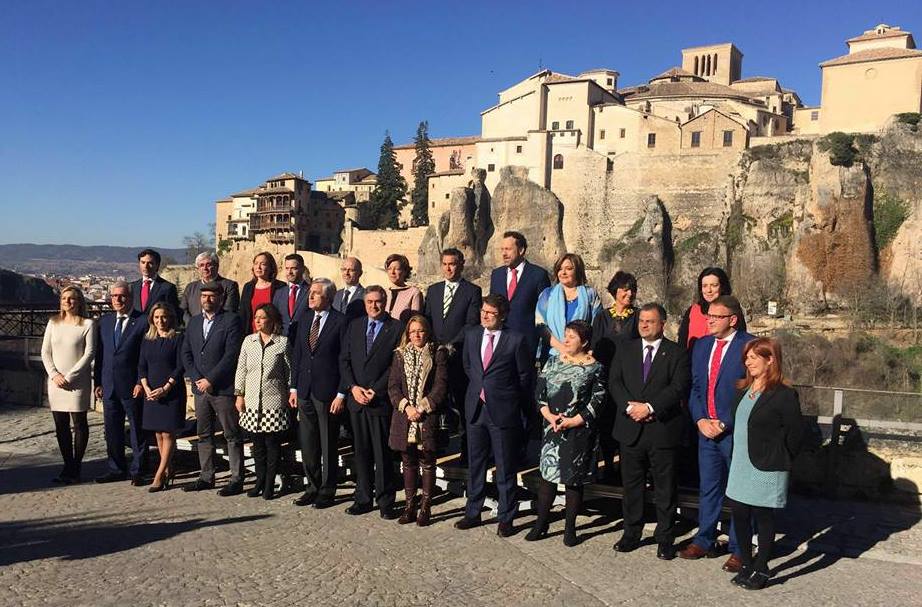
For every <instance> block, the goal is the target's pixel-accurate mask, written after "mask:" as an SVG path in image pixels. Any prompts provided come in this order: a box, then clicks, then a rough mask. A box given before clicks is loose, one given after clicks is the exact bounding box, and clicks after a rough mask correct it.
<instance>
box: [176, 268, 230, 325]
mask: <svg viewBox="0 0 922 607" xmlns="http://www.w3.org/2000/svg"><path fill="white" fill-rule="evenodd" d="M219 263H220V262H219V261H218V255H217V254H216V253H215V252H214V251H203V252H202V253H199V254H198V255H197V256H196V257H195V268H196V269H197V270H198V273H199V278H200V280H193V281H192V282H190V283H189V284H187V285H186V288H185V289H184V290H183V292H182V301H180V302H179V306H180V307H181V308H182V310H183V322H184V323H185V324H186V325H188V324H189V320H190V319H191V318H192V317H193V316H196V315H197V314H201V312H202V304H201V298H202V285H204V284H206V283H210V282H214V283H217V284H219V285H221V288H222V289H223V290H224V311H225V312H237V308H239V307H240V287H239V286H238V285H237V283H236V282H235V281H233V280H231V279H229V278H224V277H223V276H221V275H220V274H219V273H218V264H219Z"/></svg>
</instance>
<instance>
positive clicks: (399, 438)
mask: <svg viewBox="0 0 922 607" xmlns="http://www.w3.org/2000/svg"><path fill="white" fill-rule="evenodd" d="M447 361H448V351H447V350H446V349H445V348H444V347H440V346H438V345H437V344H436V343H435V342H433V341H432V328H431V327H430V326H429V321H428V320H426V318H425V317H424V316H421V315H419V314H416V315H414V316H412V317H411V318H410V320H409V321H408V322H407V328H406V330H405V331H404V334H403V339H402V340H401V343H400V347H399V348H397V350H396V352H395V353H394V361H393V363H391V375H390V381H389V383H388V395H389V396H390V399H391V403H392V404H393V405H394V409H395V410H394V414H393V415H392V416H391V433H390V439H389V441H388V443H389V445H390V448H391V449H393V450H394V451H399V452H400V458H401V460H402V461H403V484H404V490H405V491H406V497H407V505H406V508H404V511H403V514H402V515H401V516H400V519H399V520H398V521H397V522H399V523H400V524H401V525H406V524H407V523H412V522H413V521H416V524H417V525H419V526H420V527H425V526H426V525H428V524H429V510H430V506H431V502H432V494H433V492H434V490H435V456H436V449H437V446H436V445H437V440H436V439H437V436H436V435H437V433H438V426H439V419H438V411H439V410H440V409H441V407H442V406H443V404H444V402H445V398H446V396H447V393H448V371H447V368H446V362H447ZM420 468H422V481H423V483H422V485H423V487H422V489H423V491H422V498H421V499H420V501H419V504H418V507H419V514H418V515H417V502H416V488H417V482H416V481H417V474H418V473H419V469H420Z"/></svg>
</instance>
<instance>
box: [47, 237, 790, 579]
mask: <svg viewBox="0 0 922 607" xmlns="http://www.w3.org/2000/svg"><path fill="white" fill-rule="evenodd" d="M527 246H528V245H527V242H526V239H525V237H524V236H523V235H522V234H520V233H518V232H514V231H510V232H506V233H504V234H503V237H502V239H501V240H500V250H499V254H500V256H501V258H502V262H503V265H502V266H501V267H498V268H496V269H495V270H493V272H492V274H491V276H490V292H489V294H487V295H483V294H482V291H481V288H480V287H479V286H477V285H476V284H474V283H472V282H470V281H468V280H466V279H465V278H463V273H464V255H463V254H462V252H461V251H459V250H457V249H445V250H444V251H442V254H441V270H442V274H443V277H444V280H442V281H439V282H437V283H435V284H433V285H431V286H430V287H429V288H428V289H427V291H426V293H425V295H424V294H423V293H422V292H421V291H420V289H418V288H417V287H415V286H412V285H409V284H408V283H407V280H408V278H409V276H410V274H411V272H412V268H411V267H410V263H409V261H408V260H407V258H406V257H404V256H402V255H391V256H389V257H388V258H387V260H386V263H385V269H386V271H387V274H388V277H389V280H390V284H388V285H386V286H378V285H372V286H367V287H366V286H363V285H362V284H361V277H362V265H361V262H360V261H359V260H358V259H355V258H351V257H350V258H345V259H343V262H342V267H341V276H342V287H341V288H339V289H337V287H336V286H335V285H334V283H333V282H332V281H331V280H329V279H327V278H313V279H311V278H310V275H309V273H308V270H307V268H306V267H305V264H304V260H303V258H302V257H301V256H300V255H298V254H291V255H287V256H285V258H284V265H283V269H282V270H283V273H284V278H285V280H284V281H282V280H279V279H278V278H277V276H278V274H279V268H278V266H277V262H276V260H275V258H274V257H273V256H272V255H271V254H269V253H260V254H258V255H257V256H256V257H255V258H254V260H253V267H252V273H253V277H252V279H251V280H250V281H248V282H247V283H245V284H244V285H243V288H242V291H241V290H240V289H239V286H238V284H237V283H236V282H234V281H232V280H229V279H227V278H224V277H222V276H221V275H220V274H219V272H218V270H219V260H218V257H217V256H216V255H214V254H213V253H210V252H206V253H202V254H201V255H199V256H198V258H197V259H196V267H197V270H198V272H199V279H198V280H194V281H193V282H192V283H190V284H189V285H187V286H186V288H185V290H184V292H183V293H182V297H181V298H180V297H179V296H178V293H177V290H176V287H175V286H174V285H172V284H171V283H169V282H167V281H165V280H164V279H163V278H161V277H160V276H159V274H158V271H159V266H160V255H159V254H158V253H157V252H156V251H153V250H149V249H147V250H144V251H142V252H141V253H140V254H139V255H138V262H139V269H140V273H141V278H140V279H139V280H136V281H135V282H133V283H131V284H128V283H125V282H117V283H115V284H113V285H112V286H111V288H110V297H111V303H112V310H113V311H112V312H111V313H109V314H106V315H104V316H102V317H101V318H100V319H99V320H98V321H96V322H94V321H93V320H91V319H89V318H88V315H87V309H86V303H85V301H84V299H83V295H82V293H81V292H80V290H79V289H77V288H76V287H66V288H65V289H63V290H62V292H61V304H60V314H58V315H56V316H55V317H54V318H52V319H51V320H50V322H49V323H48V327H47V330H46V333H45V339H44V343H43V347H42V356H43V360H44V363H45V367H46V369H47V371H48V377H49V382H48V393H49V401H50V404H51V409H52V413H53V416H54V420H55V427H56V432H57V438H58V443H59V446H60V449H61V454H62V456H63V458H64V469H63V470H62V472H61V473H60V474H59V475H58V476H57V477H56V478H55V479H54V480H55V481H56V482H61V483H72V482H77V481H79V480H80V473H81V461H82V458H83V454H84V452H85V450H86V445H87V440H88V430H87V422H86V412H87V410H88V409H89V406H90V401H91V398H92V386H93V384H94V383H95V386H96V388H95V392H96V396H97V398H101V399H102V400H103V403H104V417H105V429H106V442H107V451H108V462H107V464H108V471H107V472H106V474H104V475H103V476H101V477H99V478H97V479H96V480H97V482H115V481H123V480H130V481H131V483H132V484H134V485H141V484H144V483H145V480H144V479H143V478H142V474H143V472H144V470H145V467H146V464H147V462H146V458H147V454H148V451H149V449H148V441H149V440H150V439H149V437H150V436H151V433H153V437H155V440H156V443H157V448H158V452H159V454H160V462H159V466H158V468H157V469H156V472H155V473H154V475H153V479H152V480H151V482H150V487H149V490H150V491H151V492H157V491H162V490H164V489H167V488H169V487H170V484H171V482H172V479H173V467H172V463H171V462H172V455H173V451H174V448H175V440H176V433H177V432H178V431H179V430H180V429H181V428H182V427H183V425H184V423H185V401H186V387H185V381H184V377H185V378H188V380H189V381H190V385H191V389H192V392H193V395H194V401H195V418H196V433H197V435H198V441H197V452H198V457H199V463H200V468H201V470H200V473H199V476H198V478H197V479H196V480H195V481H193V482H191V483H188V484H187V485H185V486H184V489H185V490H186V491H201V490H208V489H212V488H214V486H215V446H214V439H215V434H216V432H217V429H218V428H217V423H220V428H221V430H222V431H223V438H224V440H225V441H226V444H227V458H228V460H229V465H230V480H229V482H228V483H227V484H226V485H225V486H223V487H222V488H221V489H220V491H219V492H218V493H219V495H222V496H232V495H238V494H241V493H243V492H244V477H245V473H244V466H243V440H244V434H246V435H247V436H248V437H249V439H250V440H251V441H252V454H253V458H254V462H255V472H256V474H255V476H256V482H255V484H254V485H253V487H252V488H251V489H249V490H248V491H247V492H246V494H247V495H248V496H250V497H260V496H261V497H263V498H265V499H273V498H274V497H276V495H277V493H276V491H275V478H276V475H277V473H278V471H279V466H280V461H281V457H282V449H281V445H282V443H283V441H284V440H285V438H286V436H296V437H297V441H298V443H299V446H300V449H301V452H302V460H303V472H304V477H305V491H304V493H303V495H301V496H299V497H298V498H297V499H296V500H295V501H294V503H295V504H296V505H297V506H309V505H310V506H313V507H314V508H327V507H329V506H331V505H333V498H334V495H335V492H336V488H337V482H338V477H339V470H338V466H339V457H338V450H337V448H338V440H339V436H340V426H341V425H343V424H344V423H345V424H348V426H349V427H350V429H351V435H352V440H353V450H354V472H355V481H356V483H355V492H354V496H353V500H352V504H351V505H350V506H349V507H348V508H346V512H347V513H348V514H350V515H362V514H365V513H368V512H372V511H374V510H375V509H377V511H378V512H379V514H380V516H381V517H382V518H384V519H398V521H399V522H400V523H401V524H409V523H414V522H415V523H416V524H417V525H419V526H426V525H428V524H429V522H430V519H431V502H432V496H433V493H434V490H435V478H436V455H437V453H438V451H439V449H440V445H441V443H440V440H439V438H440V432H441V431H442V427H443V423H444V418H445V416H446V415H448V414H450V413H451V412H452V411H454V412H455V413H457V415H458V418H459V420H458V421H459V429H460V431H461V432H462V433H463V436H464V441H463V444H464V447H463V449H462V458H463V461H464V462H466V464H467V468H468V481H467V503H466V507H465V510H464V515H463V517H462V518H461V519H460V520H458V521H457V522H456V523H455V527H456V528H458V529H462V530H464V529H471V528H473V527H476V526H479V525H480V524H481V512H482V509H483V505H484V500H485V498H486V477H487V470H488V467H489V466H490V465H491V463H492V464H493V465H494V466H495V470H494V482H495V484H496V488H497V492H498V515H497V519H498V527H497V533H498V534H499V535H500V536H503V537H506V536H509V535H511V534H512V533H513V532H514V528H513V519H514V517H515V515H516V510H517V501H516V499H515V498H516V491H517V487H516V473H517V471H518V470H519V469H520V468H521V467H522V466H523V465H525V464H527V463H529V462H532V463H534V464H536V465H537V468H538V470H539V471H540V484H539V487H538V490H537V499H536V502H535V503H536V506H535V510H536V512H537V518H536V520H535V522H534V524H533V526H532V528H531V529H530V530H529V532H528V534H527V536H526V538H525V539H526V540H528V541H535V540H540V539H542V538H544V537H545V536H546V535H547V533H548V529H549V525H550V511H551V509H552V506H553V502H554V499H555V497H556V495H557V491H558V487H559V486H560V485H563V487H564V494H565V530H564V536H563V542H564V544H565V545H567V546H573V545H575V544H577V543H578V542H579V537H578V536H577V532H576V517H577V514H578V513H579V511H580V509H581V507H582V498H583V488H584V486H585V485H586V484H588V483H591V482H595V481H596V480H597V479H598V477H599V476H600V475H601V476H602V477H603V478H604V479H606V480H608V481H617V479H618V474H617V472H616V469H620V482H621V483H622V484H623V504H622V510H623V518H624V523H623V534H622V536H621V538H620V539H619V541H618V542H617V543H616V544H615V546H614V549H615V550H616V551H618V552H630V551H633V550H635V549H637V548H638V547H639V546H640V543H641V532H642V529H643V511H644V493H645V489H646V487H647V481H648V477H652V481H653V495H654V501H655V506H656V519H657V525H656V530H655V532H654V537H655V540H656V543H657V556H658V557H659V558H661V559H664V560H669V559H672V558H674V557H675V556H676V555H677V554H678V556H680V557H682V558H686V559H698V558H702V557H711V556H717V555H718V554H720V553H721V552H720V550H721V546H720V545H719V544H718V543H717V541H716V535H717V525H718V522H719V518H720V512H721V509H722V507H723V502H724V500H725V499H726V500H727V502H728V504H729V506H730V508H731V511H732V523H733V524H732V525H731V529H730V534H729V535H730V544H729V552H730V557H729V559H727V561H726V562H725V563H724V565H723V568H724V569H725V570H727V571H730V572H732V573H734V574H735V575H734V576H733V578H732V580H733V582H734V583H735V584H738V585H740V586H742V587H744V588H748V589H759V588H762V587H764V586H765V584H766V583H767V581H768V561H769V559H770V558H771V554H772V546H773V542H774V515H775V512H776V511H777V510H778V509H779V508H783V507H784V505H785V501H786V497H787V487H788V479H789V473H790V469H791V463H792V461H793V459H794V456H795V454H796V452H797V449H798V446H799V444H800V439H801V433H802V425H801V418H800V408H799V401H798V397H797V393H796V392H795V391H794V390H793V389H792V388H790V387H788V386H787V384H786V383H785V381H784V377H783V374H782V354H781V350H780V347H779V345H778V343H777V342H776V341H775V340H773V339H769V338H755V337H754V336H752V335H750V334H748V333H746V331H745V319H744V316H743V311H742V309H741V307H740V304H739V302H738V301H737V300H736V299H735V298H734V297H733V296H732V291H731V287H730V281H729V279H728V277H727V275H726V273H725V272H724V271H723V270H721V269H720V268H706V269H705V270H703V271H702V272H701V274H700V276H699V277H698V289H697V298H696V301H695V302H694V303H693V304H692V305H691V306H690V307H689V309H688V310H687V311H686V312H685V315H684V317H683V319H682V322H681V326H680V330H679V341H678V342H674V341H671V340H669V339H668V338H666V337H665V336H664V327H665V324H666V320H667V318H666V311H665V309H664V308H663V306H662V305H660V304H659V303H647V304H645V305H642V306H639V307H637V306H636V305H635V300H636V297H637V280H636V278H635V277H634V276H633V275H632V274H630V273H627V272H623V271H619V272H616V273H615V275H614V276H613V277H612V279H611V281H610V282H609V283H608V287H607V291H608V293H609V294H610V295H611V297H612V300H613V303H612V304H611V306H610V307H603V306H602V304H601V299H600V297H599V294H598V293H597V292H596V291H595V290H594V289H593V288H592V287H591V286H589V285H588V283H587V278H586V270H585V265H584V263H583V260H582V259H581V258H580V256H579V255H576V254H573V253H567V254H565V255H563V256H561V257H560V259H558V260H557V262H556V263H555V264H554V268H553V272H552V276H548V273H547V272H546V271H545V270H544V269H543V268H541V267H540V266H538V265H536V264H533V263H531V262H530V261H528V260H527V258H526V253H527ZM552 278H553V282H552ZM180 319H182V321H183V325H184V326H185V330H184V331H183V332H182V333H180V332H179V331H178V330H179V325H180ZM93 361H95V363H94V364H91V363H93ZM126 420H127V422H128V427H129V431H128V433H127V437H128V441H129V442H130V448H131V454H132V456H131V459H130V461H129V460H128V458H126V456H125V448H126V445H125V440H126V433H125V430H124V429H125V421H126ZM71 426H73V432H71ZM539 437H540V438H539ZM690 438H691V439H693V442H696V443H697V460H698V468H699V470H698V472H699V476H700V510H699V525H698V532H697V534H696V536H695V538H694V540H693V541H692V542H691V543H690V544H689V545H688V546H686V547H685V548H684V549H682V550H681V551H678V552H677V550H676V547H675V546H674V537H675V528H674V520H675V514H676V509H677V495H678V490H677V481H676V468H677V463H678V455H679V452H680V449H681V448H683V447H684V446H687V445H688V444H689V439H690ZM394 453H399V456H400V460H401V462H402V471H403V478H402V485H403V489H404V492H405V504H404V506H403V508H402V510H398V509H396V508H395V501H396V490H397V489H398V488H399V486H400V484H401V483H400V480H399V478H398V475H397V470H396V467H395V465H394ZM616 454H618V457H619V462H620V465H619V466H618V467H617V468H616V467H615V465H614V458H615V455H616ZM753 523H755V524H756V529H757V534H758V539H759V543H758V545H759V551H758V555H757V556H756V557H755V558H754V557H753V553H752V537H753Z"/></svg>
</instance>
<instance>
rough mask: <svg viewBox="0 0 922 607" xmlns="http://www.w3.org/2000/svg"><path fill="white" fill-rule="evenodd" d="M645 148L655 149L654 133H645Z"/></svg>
mask: <svg viewBox="0 0 922 607" xmlns="http://www.w3.org/2000/svg"><path fill="white" fill-rule="evenodd" d="M647 147H648V148H655V147H656V133H647Z"/></svg>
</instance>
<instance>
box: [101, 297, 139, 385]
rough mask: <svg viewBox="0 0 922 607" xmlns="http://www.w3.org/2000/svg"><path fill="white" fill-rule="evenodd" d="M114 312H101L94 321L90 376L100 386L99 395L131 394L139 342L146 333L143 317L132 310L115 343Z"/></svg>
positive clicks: (136, 371)
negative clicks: (94, 355) (96, 320)
mask: <svg viewBox="0 0 922 607" xmlns="http://www.w3.org/2000/svg"><path fill="white" fill-rule="evenodd" d="M115 319H116V314H115V313H114V312H112V313H109V314H105V315H104V316H103V317H102V318H100V319H99V322H98V323H96V361H95V363H94V365H93V377H94V381H95V382H96V385H97V386H102V395H103V398H106V399H109V398H120V399H129V398H131V397H132V396H131V392H132V390H134V387H135V386H136V385H137V384H138V358H140V356H141V342H142V341H143V339H144V334H145V333H147V328H148V325H147V318H146V317H145V316H144V315H143V314H141V313H140V312H138V311H137V310H132V311H131V313H129V314H128V320H127V321H125V326H124V327H122V338H121V339H120V340H119V342H118V345H117V346H116V345H115Z"/></svg>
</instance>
